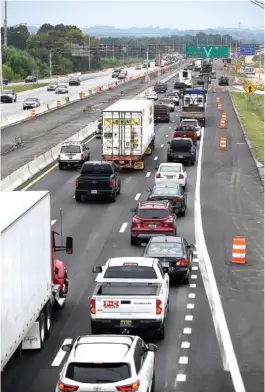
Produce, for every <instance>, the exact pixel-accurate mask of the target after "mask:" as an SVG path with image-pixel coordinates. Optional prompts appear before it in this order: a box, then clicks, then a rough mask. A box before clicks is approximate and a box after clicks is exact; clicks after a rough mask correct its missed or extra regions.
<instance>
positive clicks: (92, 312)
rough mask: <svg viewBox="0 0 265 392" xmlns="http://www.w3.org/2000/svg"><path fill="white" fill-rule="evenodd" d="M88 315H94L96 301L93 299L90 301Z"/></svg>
mask: <svg viewBox="0 0 265 392" xmlns="http://www.w3.org/2000/svg"><path fill="white" fill-rule="evenodd" d="M90 313H91V314H96V300H95V299H91V300H90Z"/></svg>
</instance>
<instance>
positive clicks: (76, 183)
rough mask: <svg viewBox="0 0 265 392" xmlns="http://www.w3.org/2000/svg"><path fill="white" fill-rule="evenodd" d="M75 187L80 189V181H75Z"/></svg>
mask: <svg viewBox="0 0 265 392" xmlns="http://www.w3.org/2000/svg"><path fill="white" fill-rule="evenodd" d="M75 187H76V188H78V180H75Z"/></svg>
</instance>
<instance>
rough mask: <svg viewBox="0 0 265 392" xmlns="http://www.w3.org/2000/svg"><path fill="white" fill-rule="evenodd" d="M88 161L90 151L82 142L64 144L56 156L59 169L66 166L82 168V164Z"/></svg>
mask: <svg viewBox="0 0 265 392" xmlns="http://www.w3.org/2000/svg"><path fill="white" fill-rule="evenodd" d="M86 161H90V150H89V147H87V146H86V145H85V144H84V143H82V142H74V141H69V142H64V143H63V144H62V146H61V150H60V153H59V155H58V163H59V169H60V170H63V169H64V168H65V167H66V166H71V167H72V166H82V165H83V163H84V162H86Z"/></svg>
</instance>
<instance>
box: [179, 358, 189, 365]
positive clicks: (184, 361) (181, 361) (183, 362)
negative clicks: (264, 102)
mask: <svg viewBox="0 0 265 392" xmlns="http://www.w3.org/2000/svg"><path fill="white" fill-rule="evenodd" d="M188 362H189V358H188V357H180V358H179V363H180V364H184V365H187V363H188Z"/></svg>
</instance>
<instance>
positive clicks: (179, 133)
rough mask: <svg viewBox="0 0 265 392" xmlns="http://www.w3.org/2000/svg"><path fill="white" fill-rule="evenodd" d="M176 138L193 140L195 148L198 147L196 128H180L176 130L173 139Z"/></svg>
mask: <svg viewBox="0 0 265 392" xmlns="http://www.w3.org/2000/svg"><path fill="white" fill-rule="evenodd" d="M176 137H188V138H190V139H192V141H193V143H194V145H195V146H197V132H196V129H195V128H192V127H187V126H178V127H177V128H176V129H175V132H174V136H173V138H176Z"/></svg>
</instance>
